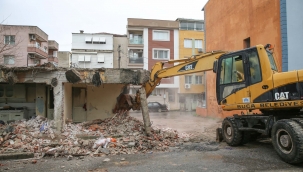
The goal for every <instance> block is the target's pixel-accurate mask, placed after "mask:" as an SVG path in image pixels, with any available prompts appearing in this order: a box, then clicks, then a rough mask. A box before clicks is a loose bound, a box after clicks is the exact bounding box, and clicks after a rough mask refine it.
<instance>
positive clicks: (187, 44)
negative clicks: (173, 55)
mask: <svg viewBox="0 0 303 172" xmlns="http://www.w3.org/2000/svg"><path fill="white" fill-rule="evenodd" d="M192 45H193V42H192V39H184V48H192ZM195 48H202V39H197V40H195Z"/></svg>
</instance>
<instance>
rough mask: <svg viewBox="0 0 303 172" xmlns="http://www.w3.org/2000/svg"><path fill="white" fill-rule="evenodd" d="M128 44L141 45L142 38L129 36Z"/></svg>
mask: <svg viewBox="0 0 303 172" xmlns="http://www.w3.org/2000/svg"><path fill="white" fill-rule="evenodd" d="M129 44H133V45H143V39H142V38H129Z"/></svg>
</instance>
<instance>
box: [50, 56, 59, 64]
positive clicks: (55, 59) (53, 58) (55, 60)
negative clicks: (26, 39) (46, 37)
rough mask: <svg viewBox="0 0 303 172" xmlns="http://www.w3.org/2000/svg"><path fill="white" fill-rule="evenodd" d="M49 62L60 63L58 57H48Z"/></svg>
mask: <svg viewBox="0 0 303 172" xmlns="http://www.w3.org/2000/svg"><path fill="white" fill-rule="evenodd" d="M48 61H49V62H56V63H58V57H56V56H54V55H48Z"/></svg>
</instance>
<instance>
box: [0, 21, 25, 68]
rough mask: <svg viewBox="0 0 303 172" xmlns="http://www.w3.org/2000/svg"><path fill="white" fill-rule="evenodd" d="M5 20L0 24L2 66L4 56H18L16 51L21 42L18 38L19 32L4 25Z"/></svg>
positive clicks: (0, 59) (0, 57) (0, 58)
mask: <svg viewBox="0 0 303 172" xmlns="http://www.w3.org/2000/svg"><path fill="white" fill-rule="evenodd" d="M5 20H6V19H5ZM5 20H3V21H1V23H0V64H1V61H2V62H3V64H4V56H5V55H12V56H14V57H17V56H20V54H18V51H17V49H18V48H19V45H20V44H21V42H22V39H21V37H19V36H18V34H19V31H18V30H13V29H12V26H10V25H4V24H3V23H4V22H5Z"/></svg>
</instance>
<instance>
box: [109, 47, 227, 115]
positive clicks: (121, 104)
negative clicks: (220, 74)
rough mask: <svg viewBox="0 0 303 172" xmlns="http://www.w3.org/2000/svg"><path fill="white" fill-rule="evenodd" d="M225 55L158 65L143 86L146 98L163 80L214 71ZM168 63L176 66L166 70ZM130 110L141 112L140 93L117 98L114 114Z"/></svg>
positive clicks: (172, 61) (221, 52)
mask: <svg viewBox="0 0 303 172" xmlns="http://www.w3.org/2000/svg"><path fill="white" fill-rule="evenodd" d="M225 53H227V52H225V51H213V52H208V53H204V54H202V55H198V56H193V57H190V58H184V59H178V60H170V61H165V62H158V63H156V64H155V65H154V66H153V68H152V70H151V74H150V78H149V80H148V82H146V83H144V84H143V85H142V88H144V89H145V92H146V97H148V96H149V95H150V94H151V93H152V91H153V90H154V89H155V88H156V86H157V85H159V84H160V82H161V79H162V78H168V77H173V76H180V75H186V74H191V73H197V72H203V71H207V70H212V69H213V63H214V61H216V60H217V59H218V58H219V57H220V56H221V55H223V54H225ZM166 63H167V64H174V66H172V67H167V68H164V65H165V64H166ZM176 63H178V64H176ZM130 109H133V110H140V96H139V92H138V91H137V93H136V95H130V94H123V93H121V94H120V95H119V96H118V98H117V103H116V106H115V108H114V110H113V112H114V113H117V112H120V111H121V110H124V111H125V110H130Z"/></svg>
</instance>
